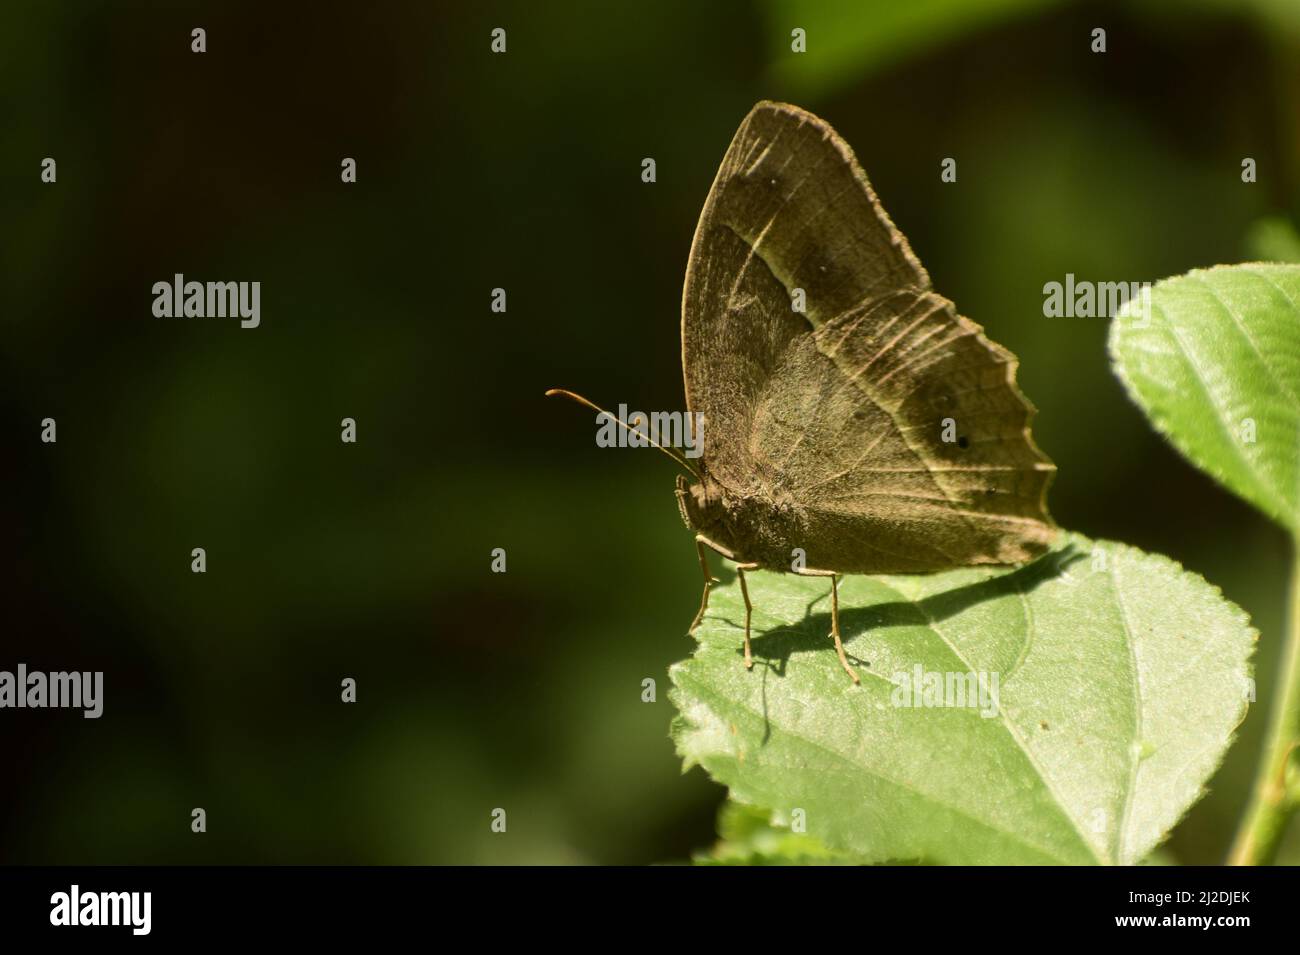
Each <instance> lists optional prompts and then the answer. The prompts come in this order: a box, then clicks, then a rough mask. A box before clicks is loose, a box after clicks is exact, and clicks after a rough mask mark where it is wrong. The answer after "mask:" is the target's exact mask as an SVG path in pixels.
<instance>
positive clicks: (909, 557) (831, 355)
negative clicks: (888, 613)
mask: <svg viewBox="0 0 1300 955" xmlns="http://www.w3.org/2000/svg"><path fill="white" fill-rule="evenodd" d="M796 289H799V290H802V292H803V296H804V304H805V308H804V311H803V312H802V313H800V312H798V311H795V309H794V308H793V306H792V300H793V297H794V295H795V290H796ZM682 352H683V355H682V357H683V366H684V373H685V378H686V389H687V404H688V407H689V408H690V409H691V410H692V411H702V412H703V413H704V415H705V424H706V430H705V436H706V437H705V454H704V466H705V470H706V473H707V474H709V475H710V476H711V478H712V479H714V480H716V481H717V482H719V483H720V484H721V485H722V486H723V487H724V488H726V489H727V490H728V491H729V492H730V493H732V494H735V495H738V496H740V497H745V498H750V497H753V498H758V499H767V500H769V501H771V502H772V503H773V505H774V506H776V507H779V509H780V511H781V513H782V514H785V515H790V514H793V515H794V523H793V525H791V524H790V523H787V522H784V521H779V522H778V524H779V525H781V530H780V533H783V534H786V535H793V536H797V537H799V538H801V539H800V540H798V541H782V542H778V543H779V545H780V546H781V548H782V549H784V545H785V544H786V543H792V544H794V545H796V546H801V547H803V548H804V549H805V551H806V552H807V555H808V564H809V566H815V567H820V568H824V569H828V570H836V571H841V572H861V573H886V572H907V571H922V570H938V569H943V568H946V567H952V566H961V565H965V564H975V563H1018V562H1021V561H1024V560H1027V559H1029V558H1031V557H1033V556H1035V555H1036V554H1038V553H1041V552H1042V551H1043V550H1044V549H1045V548H1046V546H1047V543H1048V542H1049V541H1050V539H1051V538H1052V537H1053V536H1054V533H1055V529H1054V527H1053V525H1052V523H1051V520H1050V518H1049V517H1048V515H1047V511H1046V506H1045V495H1046V488H1047V485H1048V483H1049V481H1050V479H1051V475H1052V471H1053V468H1052V465H1051V463H1050V461H1048V459H1047V458H1046V457H1045V456H1044V455H1043V454H1042V453H1041V452H1040V451H1039V450H1038V449H1037V447H1036V446H1035V445H1034V443H1033V441H1032V439H1031V437H1030V435H1029V419H1030V417H1031V415H1032V407H1031V406H1030V405H1029V403H1028V401H1026V400H1025V398H1024V396H1023V395H1022V394H1021V393H1020V391H1019V389H1018V388H1017V387H1016V385H1015V381H1014V376H1015V359H1014V357H1013V356H1012V355H1011V354H1010V353H1009V352H1007V351H1006V350H1005V349H1003V348H1001V347H1000V346H998V345H996V344H995V343H993V342H990V341H989V340H988V339H987V338H985V337H984V335H983V334H982V332H981V329H980V328H979V326H977V325H975V324H974V323H973V322H970V321H969V320H967V319H965V318H962V317H961V316H959V315H957V313H956V311H955V309H954V308H953V306H952V304H951V303H950V302H948V301H947V300H946V299H944V298H942V297H941V296H939V295H937V294H936V293H934V292H933V291H932V290H931V289H930V282H929V277H928V275H926V273H925V270H924V269H923V268H922V267H921V265H920V263H919V262H918V261H917V260H916V258H915V256H914V255H913V254H912V252H911V250H910V249H909V247H908V245H907V241H906V239H904V238H903V236H902V234H901V233H900V232H898V230H897V229H896V228H895V227H894V226H893V224H892V223H891V222H890V220H889V218H888V216H887V215H886V214H885V212H884V210H883V209H882V208H881V206H880V204H879V202H878V201H877V200H876V198H875V195H874V193H873V192H872V191H871V187H870V185H869V184H868V182H867V179H866V176H865V175H864V174H863V172H862V170H861V169H860V167H859V166H858V165H857V162H856V160H855V159H854V158H853V154H852V152H851V151H850V150H849V148H848V147H847V145H845V144H844V142H843V141H842V140H840V139H839V137H838V136H837V135H836V134H835V133H834V131H833V130H831V129H830V127H829V126H827V125H826V124H825V123H823V122H822V121H821V120H819V119H817V118H816V117H814V116H812V115H811V114H809V113H806V112H804V111H803V110H799V109H797V108H795V107H792V106H784V105H781V104H773V103H760V104H759V105H758V106H756V107H755V108H754V110H753V111H752V112H751V113H750V115H749V117H747V118H746V120H745V122H744V123H743V124H742V125H741V128H740V130H739V131H738V132H737V134H736V137H735V139H734V140H733V142H732V144H731V147H730V149H729V150H728V152H727V155H726V157H725V158H724V160H723V163H722V167H721V168H720V170H719V172H718V176H717V179H716V180H715V182H714V186H713V190H712V192H711V193H710V195H709V198H708V200H707V202H706V203H705V208H704V211H703V213H702V215H701V219H700V224H699V227H698V229H697V231H696V238H695V243H694V246H693V248H692V253H691V261H690V265H689V267H688V270H687V281H686V289H685V293H684V301H683V316H682ZM771 533H772V530H771V528H767V529H765V530H764V529H756V534H760V535H766V536H770V535H771ZM763 543H764V546H765V547H770V548H772V549H775V548H776V547H777V543H774V542H772V541H765V542H763ZM787 552H788V551H787Z"/></svg>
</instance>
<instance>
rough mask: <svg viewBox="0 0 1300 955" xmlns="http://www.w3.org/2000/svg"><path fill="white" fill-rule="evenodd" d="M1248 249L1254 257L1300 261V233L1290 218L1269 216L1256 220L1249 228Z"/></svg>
mask: <svg viewBox="0 0 1300 955" xmlns="http://www.w3.org/2000/svg"><path fill="white" fill-rule="evenodd" d="M1246 249H1247V251H1248V252H1249V253H1250V257H1251V258H1252V259H1259V260H1261V261H1265V262H1300V235H1297V234H1296V231H1295V226H1293V225H1292V224H1291V221H1290V220H1289V219H1284V218H1282V217H1281V216H1268V217H1266V218H1263V219H1258V220H1256V221H1255V222H1254V223H1253V224H1252V225H1251V227H1250V229H1249V230H1247V232H1246Z"/></svg>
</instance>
